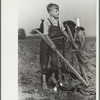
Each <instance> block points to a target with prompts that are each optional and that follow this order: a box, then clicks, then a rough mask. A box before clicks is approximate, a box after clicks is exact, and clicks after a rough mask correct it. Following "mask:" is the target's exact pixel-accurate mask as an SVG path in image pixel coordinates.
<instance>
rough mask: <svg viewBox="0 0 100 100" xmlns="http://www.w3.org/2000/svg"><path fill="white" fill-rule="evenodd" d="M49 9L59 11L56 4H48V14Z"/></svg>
mask: <svg viewBox="0 0 100 100" xmlns="http://www.w3.org/2000/svg"><path fill="white" fill-rule="evenodd" d="M51 9H57V10H59V6H58V5H57V4H54V3H50V4H48V5H47V11H48V13H49V12H50V10H51Z"/></svg>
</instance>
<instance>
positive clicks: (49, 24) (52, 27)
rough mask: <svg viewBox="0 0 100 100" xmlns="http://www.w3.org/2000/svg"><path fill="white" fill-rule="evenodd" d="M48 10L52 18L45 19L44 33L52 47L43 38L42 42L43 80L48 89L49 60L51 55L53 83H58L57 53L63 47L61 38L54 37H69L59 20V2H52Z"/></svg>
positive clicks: (44, 87)
mask: <svg viewBox="0 0 100 100" xmlns="http://www.w3.org/2000/svg"><path fill="white" fill-rule="evenodd" d="M47 11H48V13H49V14H50V18H47V19H45V20H44V23H43V27H44V28H43V35H44V36H45V38H46V39H47V40H48V41H49V43H50V44H51V48H52V49H51V48H50V47H48V46H47V44H46V43H45V42H44V41H43V40H41V43H40V63H41V71H42V80H43V89H48V87H47V82H46V75H47V73H48V68H47V67H48V62H49V56H50V57H51V62H50V64H51V68H50V70H51V72H52V81H53V83H55V84H56V83H57V81H56V78H55V76H56V73H57V71H58V67H57V64H58V57H57V54H56V53H55V50H56V48H57V49H60V48H61V41H62V40H61V39H59V40H58V39H54V38H58V37H61V36H63V35H64V36H65V37H66V38H68V35H67V33H66V31H65V28H64V26H63V24H62V23H61V21H60V20H59V6H58V5H57V4H53V3H50V4H48V6H47Z"/></svg>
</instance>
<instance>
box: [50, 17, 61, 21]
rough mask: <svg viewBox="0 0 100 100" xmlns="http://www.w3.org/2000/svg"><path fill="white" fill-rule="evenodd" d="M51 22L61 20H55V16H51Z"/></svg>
mask: <svg viewBox="0 0 100 100" xmlns="http://www.w3.org/2000/svg"><path fill="white" fill-rule="evenodd" d="M50 20H51V22H53V21H55V20H56V21H58V20H59V19H55V18H54V17H53V16H50Z"/></svg>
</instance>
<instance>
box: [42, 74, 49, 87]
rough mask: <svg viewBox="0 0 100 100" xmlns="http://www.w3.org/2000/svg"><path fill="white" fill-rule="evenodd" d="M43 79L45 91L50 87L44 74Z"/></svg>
mask: <svg viewBox="0 0 100 100" xmlns="http://www.w3.org/2000/svg"><path fill="white" fill-rule="evenodd" d="M42 78H43V89H48V87H47V82H46V75H45V74H43V75H42Z"/></svg>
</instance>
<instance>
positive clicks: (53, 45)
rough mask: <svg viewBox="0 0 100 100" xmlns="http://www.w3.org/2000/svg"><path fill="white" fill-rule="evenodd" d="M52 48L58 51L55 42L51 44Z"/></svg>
mask: <svg viewBox="0 0 100 100" xmlns="http://www.w3.org/2000/svg"><path fill="white" fill-rule="evenodd" d="M51 49H52V50H53V51H56V46H55V44H54V43H52V45H51Z"/></svg>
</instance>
